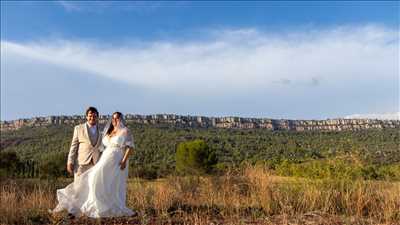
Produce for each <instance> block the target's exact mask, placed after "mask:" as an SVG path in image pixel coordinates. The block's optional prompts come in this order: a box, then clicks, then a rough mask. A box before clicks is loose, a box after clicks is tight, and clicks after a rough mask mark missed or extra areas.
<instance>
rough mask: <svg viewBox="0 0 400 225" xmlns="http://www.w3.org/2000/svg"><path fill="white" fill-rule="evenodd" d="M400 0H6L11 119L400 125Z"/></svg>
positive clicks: (4, 104)
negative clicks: (149, 117)
mask: <svg viewBox="0 0 400 225" xmlns="http://www.w3.org/2000/svg"><path fill="white" fill-rule="evenodd" d="M399 10H400V8H399V3H398V2H372V1H364V2H353V1H351V2H317V1H310V2H297V1H292V2H238V1H237V2H118V1H116V2H104V1H103V2H78V1H73V2H69V1H54V2H45V1H44V2H1V119H2V120H9V119H16V118H25V117H32V116H45V115H59V114H64V115H72V114H82V112H83V111H84V109H85V108H86V107H87V106H88V105H95V106H97V107H98V108H99V110H100V112H101V113H103V114H109V113H111V112H113V111H115V110H119V111H123V112H126V113H139V114H154V113H176V114H183V115H186V114H191V115H205V116H226V115H233V116H243V117H267V118H288V119H325V118H338V117H346V116H347V117H382V118H386V117H389V118H393V117H394V118H398V116H399V114H398V112H399V86H400V84H399Z"/></svg>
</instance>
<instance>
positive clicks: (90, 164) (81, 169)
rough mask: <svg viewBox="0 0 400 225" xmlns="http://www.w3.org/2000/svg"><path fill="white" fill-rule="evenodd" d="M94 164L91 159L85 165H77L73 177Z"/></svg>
mask: <svg viewBox="0 0 400 225" xmlns="http://www.w3.org/2000/svg"><path fill="white" fill-rule="evenodd" d="M93 166H94V163H93V161H90V163H89V164H86V165H78V168H77V169H76V171H75V173H74V179H75V178H76V177H77V176H79V175H81V174H82V173H84V172H85V171H87V170H88V169H90V168H92V167H93Z"/></svg>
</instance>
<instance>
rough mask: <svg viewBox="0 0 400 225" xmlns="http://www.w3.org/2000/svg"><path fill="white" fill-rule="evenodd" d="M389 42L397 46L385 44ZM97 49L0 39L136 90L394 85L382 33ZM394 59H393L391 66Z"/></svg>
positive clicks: (14, 49) (254, 34)
mask: <svg viewBox="0 0 400 225" xmlns="http://www.w3.org/2000/svg"><path fill="white" fill-rule="evenodd" d="M393 40H395V43H393V42H391V41H393ZM146 46H147V47H138V46H136V47H134V46H129V45H127V46H117V47H114V48H111V47H103V46H102V45H101V43H97V44H91V43H85V42H72V41H66V40H56V41H46V42H37V43H17V42H10V41H2V47H1V49H2V52H3V53H4V54H5V55H7V54H18V55H21V56H25V57H30V58H34V59H37V60H43V61H46V62H48V63H51V64H57V65H63V66H66V67H69V68H73V69H80V70H84V71H88V72H91V73H94V74H97V75H100V76H105V77H109V78H113V79H117V80H121V81H125V82H128V83H131V84H135V85H143V86H147V87H153V88H164V89H176V88H178V87H186V88H185V89H187V90H188V91H194V92H196V91H200V90H204V88H205V87H209V89H210V91H215V90H220V89H221V88H222V89H231V88H232V89H233V90H238V89H244V90H247V89H252V88H257V87H268V86H270V85H271V84H274V83H275V84H276V82H280V81H282V80H285V81H287V82H285V83H290V84H314V85H319V84H321V83H322V82H337V81H340V82H349V81H356V80H357V79H362V80H365V79H367V80H368V79H393V78H394V77H395V76H396V75H397V72H398V71H397V69H398V65H396V62H398V50H397V48H398V37H397V36H396V32H395V31H392V30H389V29H384V28H381V27H373V26H366V27H345V28H337V29H332V30H326V31H320V32H317V31H312V32H310V34H308V33H305V32H304V33H294V34H288V35H282V36H273V35H270V34H268V33H264V32H260V31H257V30H254V29H250V30H233V31H224V32H221V33H219V35H216V36H215V37H214V38H212V39H211V40H208V41H203V42H195V41H188V42H181V43H179V42H178V43H174V42H154V43H148V44H147V45H146ZM396 58H397V60H396Z"/></svg>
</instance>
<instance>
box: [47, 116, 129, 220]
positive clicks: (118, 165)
mask: <svg viewBox="0 0 400 225" xmlns="http://www.w3.org/2000/svg"><path fill="white" fill-rule="evenodd" d="M102 142H103V145H104V147H103V151H102V152H103V153H102V156H101V158H100V160H99V161H98V162H97V163H96V165H94V166H93V167H92V168H91V169H89V170H87V171H86V172H84V173H82V174H81V175H80V176H78V177H77V178H75V181H74V182H73V183H71V184H69V185H68V186H67V187H65V188H64V189H59V190H57V199H58V205H57V206H56V208H55V209H54V210H53V212H60V211H62V210H64V209H66V210H67V211H68V212H69V213H71V214H73V215H86V216H88V217H94V218H97V217H115V216H132V215H134V214H135V212H133V211H132V210H131V209H129V208H127V207H126V205H125V202H126V181H127V177H128V168H127V165H128V157H129V154H130V153H131V151H133V147H134V143H133V138H132V135H131V133H130V131H129V129H128V128H127V127H126V125H125V122H124V119H123V116H122V113H120V112H115V113H113V114H112V116H111V120H110V121H108V123H107V125H106V126H105V127H104V132H103V138H102Z"/></svg>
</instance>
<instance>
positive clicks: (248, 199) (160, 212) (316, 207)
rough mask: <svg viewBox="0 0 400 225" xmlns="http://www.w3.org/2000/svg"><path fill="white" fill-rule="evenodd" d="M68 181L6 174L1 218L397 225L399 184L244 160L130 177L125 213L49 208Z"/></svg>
mask: <svg viewBox="0 0 400 225" xmlns="http://www.w3.org/2000/svg"><path fill="white" fill-rule="evenodd" d="M69 182H71V180H57V181H45V180H42V181H40V180H7V181H1V187H0V200H1V204H0V224H60V225H61V224H214V225H216V224H388V225H389V224H400V222H399V221H400V183H398V182H384V181H362V180H341V179H337V180H332V179H331V180H325V179H321V180H309V179H299V178H288V177H277V176H273V175H271V173H270V172H269V171H267V170H265V169H264V168H262V167H254V166H249V167H247V168H245V169H244V170H242V171H231V172H227V173H225V174H224V175H221V176H205V177H204V176H203V177H177V176H171V177H168V178H165V179H159V180H155V181H147V180H141V179H135V178H133V179H130V180H129V185H128V206H129V207H130V208H132V209H134V210H136V211H137V212H138V215H137V216H135V217H131V218H111V219H110V218H108V219H107V218H105V219H90V218H85V217H80V218H71V217H69V216H68V215H67V213H59V214H55V215H53V214H50V213H49V212H48V210H49V209H52V208H53V207H55V205H56V199H55V190H56V189H57V188H61V187H64V186H65V185H66V184H68V183H69Z"/></svg>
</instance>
